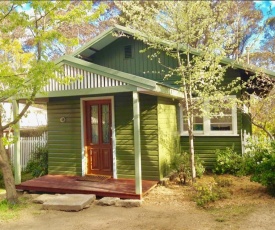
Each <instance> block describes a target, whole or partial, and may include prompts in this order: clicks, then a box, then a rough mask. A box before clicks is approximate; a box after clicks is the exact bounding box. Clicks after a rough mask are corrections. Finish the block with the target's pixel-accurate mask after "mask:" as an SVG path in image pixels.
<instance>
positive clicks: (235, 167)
mask: <svg viewBox="0 0 275 230" xmlns="http://www.w3.org/2000/svg"><path fill="white" fill-rule="evenodd" d="M215 154H216V162H215V164H214V168H213V172H214V173H216V174H226V173H228V174H232V175H235V176H240V175H242V174H243V173H244V172H243V166H244V161H243V157H242V156H241V155H239V154H238V153H236V152H235V151H234V148H228V147H227V148H226V149H225V150H220V149H217V150H216V152H215Z"/></svg>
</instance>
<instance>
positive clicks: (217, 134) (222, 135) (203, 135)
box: [180, 133, 240, 137]
mask: <svg viewBox="0 0 275 230" xmlns="http://www.w3.org/2000/svg"><path fill="white" fill-rule="evenodd" d="M180 136H182V137H188V136H189V135H188V133H181V134H180ZM194 136H195V137H196V136H200V137H238V136H240V134H233V133H209V134H204V133H194Z"/></svg>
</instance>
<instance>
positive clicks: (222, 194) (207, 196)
mask: <svg viewBox="0 0 275 230" xmlns="http://www.w3.org/2000/svg"><path fill="white" fill-rule="evenodd" d="M194 188H195V191H196V194H195V195H194V196H193V200H194V201H195V202H196V204H197V205H198V206H201V207H204V206H205V205H207V204H208V203H210V202H214V201H216V200H220V199H225V198H228V197H229V193H228V192H227V191H226V190H225V189H222V188H221V187H220V186H218V184H217V183H216V182H215V181H212V182H209V183H207V184H196V185H195V186H194Z"/></svg>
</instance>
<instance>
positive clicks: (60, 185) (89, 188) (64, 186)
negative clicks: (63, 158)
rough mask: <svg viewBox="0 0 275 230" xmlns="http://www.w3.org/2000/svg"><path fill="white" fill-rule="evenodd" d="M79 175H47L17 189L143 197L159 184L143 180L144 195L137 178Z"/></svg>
mask: <svg viewBox="0 0 275 230" xmlns="http://www.w3.org/2000/svg"><path fill="white" fill-rule="evenodd" d="M81 178H82V177H79V176H64V175H46V176H42V177H39V178H35V179H32V180H28V181H25V182H22V183H21V184H19V185H16V189H18V190H24V191H33V192H45V193H63V194H65V193H74V194H95V195H96V196H97V197H107V196H108V197H119V198H122V199H141V198H142V196H144V195H145V194H146V193H148V192H149V191H150V190H151V189H152V188H154V187H155V186H156V185H157V181H147V180H146V181H145V180H143V181H142V195H139V194H135V180H132V179H113V178H109V179H106V180H103V181H96V182H95V181H85V180H81Z"/></svg>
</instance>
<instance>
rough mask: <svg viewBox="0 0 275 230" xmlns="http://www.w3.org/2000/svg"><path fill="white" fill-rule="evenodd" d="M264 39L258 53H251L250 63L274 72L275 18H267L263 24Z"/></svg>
mask: <svg viewBox="0 0 275 230" xmlns="http://www.w3.org/2000/svg"><path fill="white" fill-rule="evenodd" d="M265 25H266V26H265V31H264V38H263V39H262V41H261V46H260V51H254V52H253V53H251V57H250V59H251V63H253V64H256V65H258V66H262V67H265V68H267V69H270V70H273V71H274V70H275V65H274V63H275V17H269V18H267V19H266V22H265Z"/></svg>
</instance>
